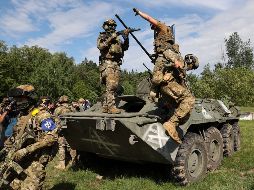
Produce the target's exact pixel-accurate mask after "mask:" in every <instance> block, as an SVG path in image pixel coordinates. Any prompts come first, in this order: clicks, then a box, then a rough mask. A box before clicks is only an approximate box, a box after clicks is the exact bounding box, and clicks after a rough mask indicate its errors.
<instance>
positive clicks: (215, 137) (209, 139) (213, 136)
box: [205, 127, 223, 171]
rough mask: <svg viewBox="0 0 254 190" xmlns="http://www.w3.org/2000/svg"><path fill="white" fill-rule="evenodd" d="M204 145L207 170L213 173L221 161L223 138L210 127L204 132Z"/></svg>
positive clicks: (217, 131)
mask: <svg viewBox="0 0 254 190" xmlns="http://www.w3.org/2000/svg"><path fill="white" fill-rule="evenodd" d="M205 143H206V148H207V157H208V161H207V169H208V170H209V171H214V170H216V169H217V168H218V166H219V165H220V164H221V161H222V159H223V138H222V135H221V133H220V131H219V130H218V129H217V128H215V127H210V128H208V129H207V130H206V131H205Z"/></svg>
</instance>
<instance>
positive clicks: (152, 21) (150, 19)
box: [133, 8, 158, 26]
mask: <svg viewBox="0 0 254 190" xmlns="http://www.w3.org/2000/svg"><path fill="white" fill-rule="evenodd" d="M133 11H134V12H135V13H136V15H140V16H141V17H142V18H144V19H145V20H147V21H148V22H150V23H151V24H152V25H154V26H158V21H157V20H156V19H154V18H153V17H151V16H149V15H148V14H146V13H143V12H141V11H140V10H138V9H136V8H133Z"/></svg>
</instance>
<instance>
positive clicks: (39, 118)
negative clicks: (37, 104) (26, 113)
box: [35, 110, 51, 124]
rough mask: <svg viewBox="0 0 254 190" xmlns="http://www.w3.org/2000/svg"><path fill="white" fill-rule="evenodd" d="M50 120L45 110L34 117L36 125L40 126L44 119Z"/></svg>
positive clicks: (49, 115)
mask: <svg viewBox="0 0 254 190" xmlns="http://www.w3.org/2000/svg"><path fill="white" fill-rule="evenodd" d="M48 118H51V114H50V113H49V112H48V111H46V110H40V111H39V113H38V114H37V115H36V116H35V120H36V122H37V124H40V123H41V122H42V121H43V120H44V119H48Z"/></svg>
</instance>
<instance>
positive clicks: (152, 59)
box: [115, 14, 155, 63]
mask: <svg viewBox="0 0 254 190" xmlns="http://www.w3.org/2000/svg"><path fill="white" fill-rule="evenodd" d="M115 16H116V18H117V19H118V20H119V21H120V22H121V24H122V25H123V26H124V27H125V28H126V29H128V28H129V27H128V26H127V25H126V24H125V23H124V22H123V20H122V19H121V18H120V17H119V16H118V15H117V14H116V15H115ZM130 35H131V36H132V37H133V38H134V40H135V41H136V42H137V43H138V45H139V46H140V47H141V48H142V49H143V51H144V52H145V53H146V55H147V56H148V57H149V58H150V59H151V61H152V63H154V61H155V59H154V57H153V56H152V55H151V54H150V53H148V51H147V50H146V49H145V48H144V46H143V45H142V44H141V43H140V41H139V40H138V39H137V38H136V36H134V34H133V33H132V32H131V31H130Z"/></svg>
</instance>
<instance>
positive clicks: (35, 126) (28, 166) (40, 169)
mask: <svg viewBox="0 0 254 190" xmlns="http://www.w3.org/2000/svg"><path fill="white" fill-rule="evenodd" d="M31 116H32V117H31V119H30V120H29V123H28V124H27V125H26V129H23V130H19V133H18V134H17V136H16V138H15V141H16V142H17V143H18V144H14V145H15V146H21V148H20V149H18V150H17V151H16V152H14V155H9V154H8V155H7V160H6V162H5V163H10V164H11V163H14V162H15V163H17V164H18V165H19V167H17V168H19V170H21V173H20V174H25V175H19V172H18V173H17V174H16V178H14V179H13V180H12V181H11V183H10V187H11V188H12V189H14V190H40V189H42V185H43V182H44V179H45V176H46V172H45V167H46V165H47V164H48V162H49V161H50V160H51V159H52V152H53V151H52V146H53V145H55V144H56V143H57V139H58V137H57V136H58V129H59V127H57V125H56V123H55V121H54V119H53V118H52V115H51V114H50V113H49V112H48V111H47V103H46V102H45V101H43V102H41V104H40V106H39V107H38V108H36V109H34V110H33V111H32V113H31ZM28 131H29V132H28ZM20 133H27V136H24V135H23V134H20ZM19 137H20V138H19ZM24 137H26V139H30V140H29V141H27V142H26V144H25V146H24V144H23V143H24V142H25V141H24V140H22V138H24ZM23 141H24V142H23ZM28 142H30V143H28ZM19 143H22V145H19ZM27 143H28V144H27ZM15 146H13V147H12V149H15ZM12 149H11V150H10V153H12V152H13V151H12ZM10 158H11V159H12V162H10ZM17 164H15V165H17ZM3 168H4V167H3ZM5 174H6V175H7V176H8V172H7V173H5ZM4 176H5V175H4ZM7 176H6V178H8V177H7ZM9 177H10V176H9Z"/></svg>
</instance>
